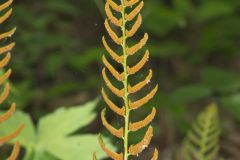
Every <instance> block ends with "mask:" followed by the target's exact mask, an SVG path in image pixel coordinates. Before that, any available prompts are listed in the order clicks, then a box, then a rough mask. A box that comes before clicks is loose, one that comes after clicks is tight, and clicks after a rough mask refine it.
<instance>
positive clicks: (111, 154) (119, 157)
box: [98, 136, 123, 160]
mask: <svg viewBox="0 0 240 160" xmlns="http://www.w3.org/2000/svg"><path fill="white" fill-rule="evenodd" d="M98 140H99V143H100V145H101V147H102V149H103V150H104V151H105V152H106V153H107V155H108V156H109V157H110V158H112V159H114V160H123V154H122V153H116V152H113V151H111V150H110V149H108V148H107V147H106V145H105V144H104V142H103V139H102V137H101V136H99V138H98Z"/></svg>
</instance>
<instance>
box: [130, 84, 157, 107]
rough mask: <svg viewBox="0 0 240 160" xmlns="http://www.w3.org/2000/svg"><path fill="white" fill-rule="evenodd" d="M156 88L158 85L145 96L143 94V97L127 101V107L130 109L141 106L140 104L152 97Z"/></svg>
mask: <svg viewBox="0 0 240 160" xmlns="http://www.w3.org/2000/svg"><path fill="white" fill-rule="evenodd" d="M157 90H158V85H156V87H155V88H154V89H153V90H152V91H151V92H150V93H149V94H147V95H146V96H144V97H143V98H141V99H139V100H137V101H134V102H132V101H129V107H130V109H138V108H139V107H141V106H142V105H144V104H146V103H147V102H148V101H149V100H150V99H152V98H153V97H154V95H155V94H156V92H157Z"/></svg>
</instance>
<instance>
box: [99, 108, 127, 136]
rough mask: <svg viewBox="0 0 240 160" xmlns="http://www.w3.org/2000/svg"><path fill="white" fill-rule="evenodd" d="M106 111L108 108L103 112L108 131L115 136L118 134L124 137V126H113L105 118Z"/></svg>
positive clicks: (102, 116) (103, 119) (104, 123)
mask: <svg viewBox="0 0 240 160" xmlns="http://www.w3.org/2000/svg"><path fill="white" fill-rule="evenodd" d="M105 112H106V109H103V110H102V114H101V118H102V123H103V125H104V126H105V127H106V128H107V129H108V131H109V132H110V133H111V134H113V135H114V136H116V137H118V138H122V137H123V127H121V128H120V129H116V128H114V127H113V126H111V125H110V124H109V123H108V122H107V120H106V118H105Z"/></svg>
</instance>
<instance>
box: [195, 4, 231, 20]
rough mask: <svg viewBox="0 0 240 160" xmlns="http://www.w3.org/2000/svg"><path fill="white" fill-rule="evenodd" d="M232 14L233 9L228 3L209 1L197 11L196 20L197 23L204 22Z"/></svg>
mask: <svg viewBox="0 0 240 160" xmlns="http://www.w3.org/2000/svg"><path fill="white" fill-rule="evenodd" d="M232 12H233V7H231V6H230V5H229V4H228V3H226V2H220V1H215V2H214V1H207V2H205V3H203V4H202V5H201V6H200V7H199V8H198V9H197V10H196V15H195V18H196V20H197V21H200V22H204V21H206V20H209V19H213V18H216V17H219V16H223V15H228V14H231V13H232Z"/></svg>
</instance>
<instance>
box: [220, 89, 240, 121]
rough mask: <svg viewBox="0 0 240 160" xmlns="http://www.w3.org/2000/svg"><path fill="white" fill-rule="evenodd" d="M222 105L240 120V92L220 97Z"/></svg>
mask: <svg viewBox="0 0 240 160" xmlns="http://www.w3.org/2000/svg"><path fill="white" fill-rule="evenodd" d="M220 102H221V104H222V106H223V107H225V108H226V109H228V110H230V111H231V113H233V115H234V116H235V118H236V119H238V120H240V94H234V95H232V96H228V97H223V98H221V99H220Z"/></svg>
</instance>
